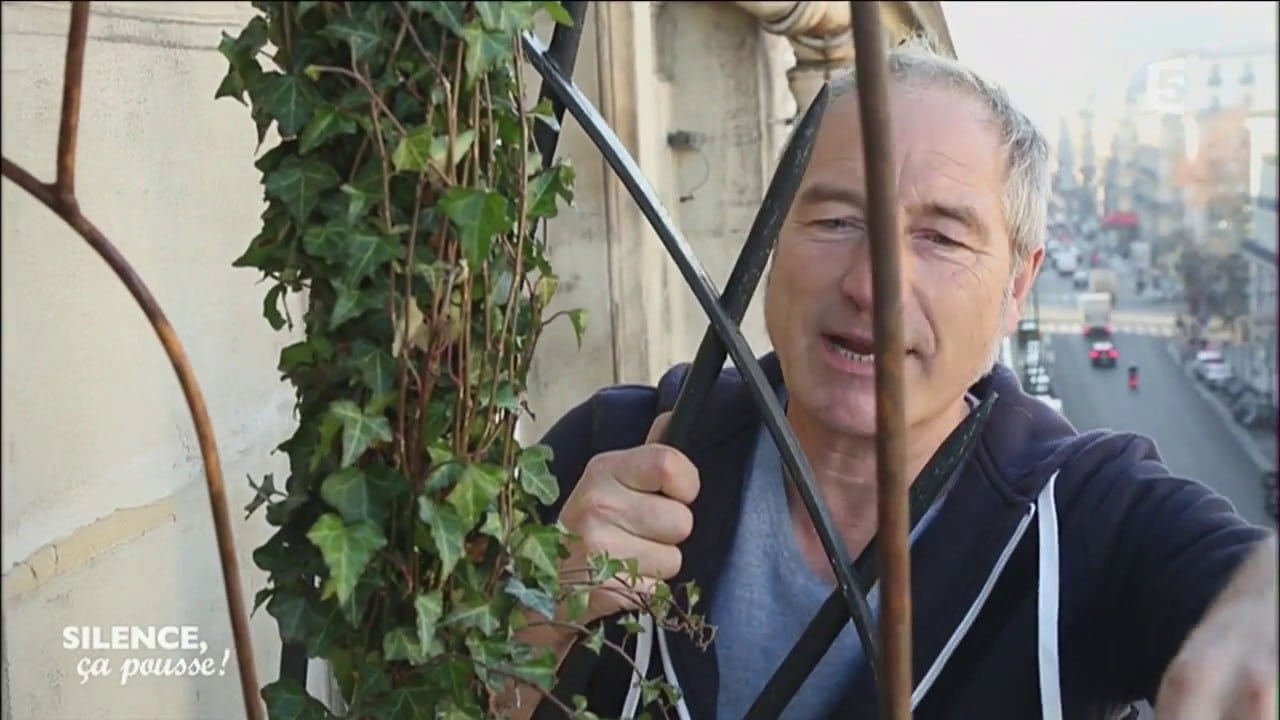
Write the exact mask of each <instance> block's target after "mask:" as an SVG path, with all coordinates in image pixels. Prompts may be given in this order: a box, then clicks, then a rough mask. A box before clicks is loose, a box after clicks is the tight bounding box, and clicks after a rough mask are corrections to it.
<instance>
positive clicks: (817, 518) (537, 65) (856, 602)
mask: <svg viewBox="0 0 1280 720" xmlns="http://www.w3.org/2000/svg"><path fill="white" fill-rule="evenodd" d="M523 42H524V45H525V52H526V55H527V56H528V59H529V61H530V63H531V64H532V65H533V66H534V69H535V70H537V72H538V74H539V75H541V76H542V77H543V79H544V80H547V81H549V82H550V83H551V84H552V86H553V89H554V91H555V92H556V94H557V95H559V96H560V98H561V99H562V100H563V101H564V103H565V106H566V107H567V108H568V110H569V112H570V113H572V114H573V116H574V119H575V120H577V121H578V124H579V125H581V126H582V128H583V130H584V131H586V133H587V136H588V137H589V138H591V141H592V143H593V144H594V145H595V146H596V148H597V149H598V150H600V153H601V155H603V156H604V158H605V161H606V162H608V163H609V167H610V168H612V169H613V171H614V173H615V174H616V175H617V176H618V179H619V180H620V181H621V182H622V184H623V185H624V186H625V187H626V189H627V192H628V193H629V194H630V195H631V197H632V198H633V199H634V200H635V201H636V203H637V204H638V205H639V206H640V210H641V212H642V213H643V214H644V216H645V218H646V219H647V220H648V221H649V225H650V226H651V227H652V228H653V230H654V232H655V233H657V235H658V238H659V239H660V240H661V241H662V244H663V246H665V247H666V249H667V252H668V254H669V255H671V257H672V260H674V261H675V264H676V267H677V268H678V269H679V270H680V274H681V275H682V276H683V277H684V280H685V282H686V283H687V284H688V285H689V288H690V289H691V290H692V291H693V294H694V297H695V298H696V299H697V300H698V304H699V305H701V306H702V310H703V312H705V313H706V314H707V316H708V317H709V318H710V320H711V323H712V325H713V326H714V327H715V329H716V332H717V334H718V335H719V336H720V340H721V341H722V342H723V343H724V344H725V345H726V346H727V348H728V351H729V356H730V357H731V358H732V359H733V362H734V365H736V366H737V368H738V371H739V372H740V373H741V374H742V377H743V380H744V381H746V384H747V388H748V390H749V392H750V394H751V399H752V400H753V401H754V402H755V404H756V406H757V407H759V408H760V409H761V411H762V415H763V420H764V424H765V427H766V428H767V429H768V430H769V434H770V435H771V436H772V438H773V440H774V442H775V443H776V444H777V446H778V452H779V454H780V455H781V457H782V461H783V465H784V467H785V469H786V470H787V471H788V472H787V476H788V477H789V478H790V479H791V481H792V482H793V483H794V484H795V486H796V490H797V492H798V493H799V495H800V498H801V500H802V501H803V503H804V506H805V509H806V510H807V511H808V513H809V517H810V518H812V520H813V523H814V527H815V529H816V530H817V534H818V538H819V540H820V541H821V542H822V547H823V550H824V551H825V552H826V553H827V558H828V560H829V561H830V562H831V568H832V571H833V572H834V574H835V578H836V584H837V586H839V588H840V591H841V593H842V594H843V595H844V598H845V602H846V603H848V606H849V615H850V617H854V618H869V617H871V616H872V615H871V611H870V608H869V606H868V605H867V600H866V597H865V595H864V594H863V593H862V591H861V589H860V588H859V586H858V585H857V583H856V582H855V581H854V579H853V571H852V567H851V563H850V562H849V559H848V552H847V550H846V549H845V547H844V544H843V543H842V542H841V541H840V539H839V538H838V537H837V535H836V534H835V532H834V530H833V528H834V526H835V523H834V522H832V520H831V514H830V512H828V510H827V507H826V504H825V502H824V501H823V500H822V497H821V495H819V493H818V491H817V487H816V483H815V482H814V477H813V469H812V468H811V467H810V466H809V462H808V460H807V459H806V458H805V457H804V453H803V451H802V450H801V449H800V445H799V442H798V441H797V440H796V437H795V435H794V434H793V433H792V432H791V428H790V426H789V425H788V424H787V421H786V415H785V413H784V412H783V410H782V407H781V405H779V403H778V398H777V397H776V396H775V395H774V393H773V389H772V388H771V387H770V386H769V381H768V379H767V378H766V377H765V375H764V372H763V371H762V370H761V369H760V364H759V363H758V362H757V361H756V358H755V356H754V355H753V354H752V352H751V347H750V346H749V345H748V344H747V341H746V338H744V337H743V336H742V331H741V329H739V328H738V326H737V325H736V324H735V323H734V322H733V320H732V319H731V318H730V317H729V315H728V314H727V313H726V312H725V310H724V308H723V307H721V305H720V303H719V302H718V297H717V296H718V294H719V293H717V292H716V289H715V285H714V284H713V283H712V281H711V279H710V278H708V277H707V274H706V271H705V270H704V269H703V268H702V267H701V265H700V264H699V263H698V261H697V258H696V257H695V256H694V255H693V251H692V249H691V248H690V247H689V244H688V243H687V242H686V241H685V240H684V238H682V237H681V236H680V235H679V233H677V231H676V230H675V228H674V226H673V223H672V222H671V219H670V217H669V216H668V215H667V213H666V211H665V210H664V209H663V208H662V204H661V203H660V202H659V201H658V198H657V193H656V192H654V190H653V188H652V187H651V186H650V185H649V183H648V181H647V180H646V179H645V178H644V175H643V174H642V173H641V172H640V168H639V167H637V165H636V162H635V159H634V158H632V157H631V155H630V153H628V152H627V149H626V147H625V146H624V145H623V144H622V141H621V140H619V139H618V137H617V135H615V134H614V133H613V130H612V129H611V128H610V127H609V125H608V123H606V122H605V121H604V118H602V117H601V116H600V113H599V111H598V110H596V108H595V107H594V106H593V105H592V104H591V102H590V101H589V100H588V99H587V98H586V96H584V95H583V94H582V91H581V90H579V89H578V88H577V86H576V85H574V84H573V83H572V82H571V81H569V80H567V79H566V78H564V77H563V76H562V75H561V74H560V73H559V71H558V69H557V68H556V67H555V66H554V65H553V64H552V63H551V62H550V61H548V60H547V58H546V56H545V54H544V51H543V49H542V47H541V43H540V42H539V41H538V39H537V38H536V37H535V36H533V35H530V34H528V33H525V34H524V36H523ZM868 640H869V641H870V642H868V657H874V656H875V644H876V642H875V639H874V638H873V637H872V638H868Z"/></svg>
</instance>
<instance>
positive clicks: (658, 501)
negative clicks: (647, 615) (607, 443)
mask: <svg viewBox="0 0 1280 720" xmlns="http://www.w3.org/2000/svg"><path fill="white" fill-rule="evenodd" d="M669 416H670V413H663V414H662V415H659V416H658V417H657V419H656V420H654V422H653V426H652V427H651V428H650V429H649V436H648V438H647V439H646V441H645V444H644V445H641V446H640V447H636V448H631V449H629V450H616V451H613V452H607V453H601V454H599V455H597V456H595V457H594V458H592V459H591V461H590V462H589V463H587V467H586V470H584V471H583V473H582V479H581V480H579V481H578V484H577V486H576V487H575V488H574V489H573V492H572V493H570V494H569V498H568V500H566V501H565V504H564V509H563V510H561V512H560V521H561V522H562V523H563V524H564V526H565V527H566V528H567V529H568V530H569V531H570V532H572V533H573V534H574V535H577V536H578V539H577V540H576V541H575V542H573V544H572V545H571V546H570V549H571V555H570V557H569V558H567V559H566V560H565V561H564V563H563V565H562V567H564V568H565V569H566V570H567V571H569V574H568V575H567V576H566V579H567V580H570V581H572V580H575V579H577V578H576V576H575V573H573V572H572V570H574V569H580V568H585V567H587V565H588V563H589V558H590V557H591V556H593V555H598V554H601V553H607V554H608V556H609V557H610V558H616V559H619V560H627V559H634V560H635V561H636V564H637V566H638V573H639V575H640V576H641V579H640V582H639V584H638V585H633V586H630V587H628V586H626V585H624V584H623V583H622V582H621V581H618V580H614V581H610V582H609V583H608V584H605V585H602V586H600V587H599V588H597V589H595V590H594V591H593V592H592V594H591V599H590V602H589V603H588V606H587V614H586V617H584V618H581V619H580V620H579V622H583V623H587V622H590V621H592V620H595V619H597V618H601V617H607V616H609V615H613V614H615V613H617V612H622V611H627V610H634V609H636V608H637V607H639V605H640V602H639V601H640V597H639V596H642V595H644V594H645V593H646V592H647V591H648V590H649V588H651V587H652V586H653V584H654V582H655V581H657V580H667V579H670V578H671V577H673V576H674V575H675V574H676V573H677V572H679V570H680V564H681V556H680V549H679V548H678V547H676V546H677V545H678V544H680V543H681V542H683V541H684V540H685V538H687V537H689V533H690V532H691V531H692V530H693V513H692V512H691V511H690V510H689V504H690V503H692V502H693V499H694V498H695V497H697V496H698V489H699V487H700V486H701V483H700V481H699V479H698V470H697V468H695V467H694V465H693V463H692V462H690V461H689V458H687V457H685V456H684V454H683V453H681V452H680V451H679V450H676V449H675V448H673V447H670V446H667V445H661V444H659V443H658V442H657V441H658V439H659V438H661V437H662V431H663V429H664V428H665V427H666V424H667V420H668V418H669Z"/></svg>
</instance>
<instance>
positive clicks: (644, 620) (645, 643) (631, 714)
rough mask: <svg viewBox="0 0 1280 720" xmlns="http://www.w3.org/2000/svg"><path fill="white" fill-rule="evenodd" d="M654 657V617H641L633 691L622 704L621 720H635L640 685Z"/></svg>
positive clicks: (632, 672)
mask: <svg viewBox="0 0 1280 720" xmlns="http://www.w3.org/2000/svg"><path fill="white" fill-rule="evenodd" d="M652 655H653V616H652V615H649V614H645V615H641V616H640V633H639V634H638V635H636V656H635V668H634V669H633V670H632V671H631V689H630V690H628V691H627V699H626V701H624V702H623V703H622V717H621V720H633V718H635V716H636V709H637V708H638V707H639V706H640V685H641V683H643V682H644V674H645V673H646V672H648V671H649V658H650V657H651V656H652Z"/></svg>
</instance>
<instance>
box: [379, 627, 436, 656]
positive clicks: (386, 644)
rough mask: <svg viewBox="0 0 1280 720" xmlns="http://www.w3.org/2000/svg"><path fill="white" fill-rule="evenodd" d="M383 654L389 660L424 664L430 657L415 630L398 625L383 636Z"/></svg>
mask: <svg viewBox="0 0 1280 720" xmlns="http://www.w3.org/2000/svg"><path fill="white" fill-rule="evenodd" d="M382 655H383V657H384V658H386V659H387V660H392V661H397V660H398V661H402V662H407V663H409V664H411V665H422V664H423V663H425V662H426V661H427V659H428V658H427V654H426V653H424V652H423V651H422V644H421V643H419V642H418V639H417V638H416V637H414V631H413V630H411V629H409V628H407V627H398V628H396V629H394V630H392V631H391V632H389V633H387V634H386V635H384V636H383V637H382Z"/></svg>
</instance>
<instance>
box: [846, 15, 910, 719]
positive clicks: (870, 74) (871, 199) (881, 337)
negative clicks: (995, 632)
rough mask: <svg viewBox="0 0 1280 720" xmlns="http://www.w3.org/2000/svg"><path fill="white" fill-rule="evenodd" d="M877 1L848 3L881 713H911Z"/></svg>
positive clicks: (885, 106) (898, 343) (897, 304)
mask: <svg viewBox="0 0 1280 720" xmlns="http://www.w3.org/2000/svg"><path fill="white" fill-rule="evenodd" d="M881 5H882V3H879V2H856V1H855V2H851V3H850V6H851V11H852V20H853V46H854V63H855V72H856V73H857V75H856V77H857V81H858V83H857V84H858V112H859V117H860V120H861V125H862V152H863V162H864V163H865V165H866V173H865V177H866V184H867V229H868V231H869V232H870V236H871V285H872V292H873V295H874V297H875V301H874V308H873V311H874V314H873V320H872V322H873V323H874V328H875V353H876V354H875V357H876V366H875V367H876V474H877V478H876V480H877V482H876V485H877V493H876V497H877V518H878V531H877V534H878V536H879V538H880V540H881V542H880V568H881V580H880V606H881V607H880V637H881V648H882V652H883V653H884V656H883V672H882V673H881V676H880V683H881V686H880V717H882V718H884V719H885V720H907V718H910V717H911V685H912V677H911V555H910V549H911V548H910V538H909V533H910V523H911V521H910V519H909V516H908V510H907V489H908V486H909V485H910V482H911V481H910V479H909V478H908V477H907V467H906V466H907V462H906V461H907V444H906V414H905V409H904V400H905V398H904V393H903V390H904V385H903V377H902V373H903V361H904V359H905V350H904V341H903V330H902V260H901V258H900V257H899V247H898V230H897V224H898V222H897V207H898V203H897V192H896V182H897V178H896V173H895V172H894V166H893V148H892V145H891V140H892V138H891V137H890V126H889V89H888V67H887V65H888V62H887V58H886V55H885V43H884V34H883V32H884V31H883V30H882V28H881V23H880V6H881Z"/></svg>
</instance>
